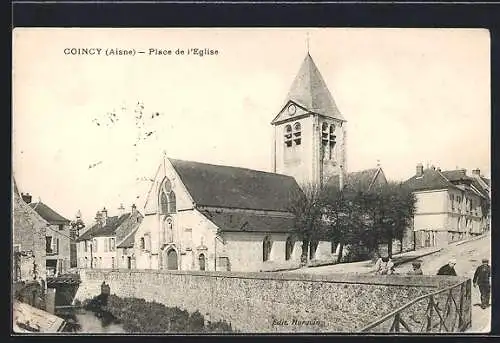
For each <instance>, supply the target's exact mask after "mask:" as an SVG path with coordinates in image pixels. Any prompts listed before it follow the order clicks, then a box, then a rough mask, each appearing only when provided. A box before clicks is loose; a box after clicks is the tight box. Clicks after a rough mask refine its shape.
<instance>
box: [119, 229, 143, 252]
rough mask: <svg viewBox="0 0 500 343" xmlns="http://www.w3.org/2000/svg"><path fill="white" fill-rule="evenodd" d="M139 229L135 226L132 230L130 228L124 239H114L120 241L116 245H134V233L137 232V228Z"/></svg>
mask: <svg viewBox="0 0 500 343" xmlns="http://www.w3.org/2000/svg"><path fill="white" fill-rule="evenodd" d="M138 229H139V227H138V226H137V227H135V229H134V230H132V231H131V232H129V234H128V236H127V237H125V239H124V240H123V241H121V242H120V241H119V240H118V239H117V240H116V241H117V242H120V243H118V244H117V245H116V247H117V248H133V247H134V240H135V233H136V232H137V230H138Z"/></svg>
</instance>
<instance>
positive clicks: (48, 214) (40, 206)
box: [29, 202, 70, 224]
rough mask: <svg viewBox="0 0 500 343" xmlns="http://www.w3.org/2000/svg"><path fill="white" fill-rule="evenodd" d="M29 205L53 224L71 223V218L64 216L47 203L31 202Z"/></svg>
mask: <svg viewBox="0 0 500 343" xmlns="http://www.w3.org/2000/svg"><path fill="white" fill-rule="evenodd" d="M29 206H30V207H31V208H32V209H34V210H35V211H36V212H37V213H38V214H39V215H40V216H41V217H42V218H43V219H45V220H46V221H48V222H49V223H51V224H63V223H69V222H70V220H69V219H66V218H64V217H63V216H61V215H60V214H59V213H57V212H56V211H54V210H53V209H51V208H50V207H49V206H47V205H45V204H44V203H43V202H37V203H30V204H29Z"/></svg>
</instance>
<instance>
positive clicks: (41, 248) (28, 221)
mask: <svg viewBox="0 0 500 343" xmlns="http://www.w3.org/2000/svg"><path fill="white" fill-rule="evenodd" d="M12 218H13V220H12V242H13V255H12V256H13V265H12V270H13V273H12V274H13V278H14V281H29V280H39V279H45V277H46V267H45V234H46V230H47V227H48V225H49V223H48V222H47V221H46V220H45V219H44V218H42V217H41V216H40V215H39V214H38V213H37V212H36V211H34V210H33V209H32V208H31V207H30V206H28V204H26V203H25V202H24V201H23V199H22V197H21V194H20V193H19V189H18V188H17V184H16V181H15V179H14V180H13V197H12Z"/></svg>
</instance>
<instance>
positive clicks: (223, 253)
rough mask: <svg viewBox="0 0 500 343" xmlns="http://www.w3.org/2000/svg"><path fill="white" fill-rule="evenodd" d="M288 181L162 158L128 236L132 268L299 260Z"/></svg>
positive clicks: (253, 265)
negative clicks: (140, 217)
mask: <svg viewBox="0 0 500 343" xmlns="http://www.w3.org/2000/svg"><path fill="white" fill-rule="evenodd" d="M292 192H300V188H299V186H298V185H297V183H296V181H295V179H294V178H292V177H290V176H285V175H280V174H275V173H267V172H262V171H256V170H250V169H245V168H236V167H228V166H217V165H211V164H205V163H199V162H191V161H182V160H176V159H170V158H167V157H164V159H163V160H162V162H161V163H160V165H159V167H158V170H157V173H156V175H155V177H154V182H153V184H152V186H151V189H150V191H149V193H148V196H147V201H146V204H145V208H144V220H143V221H142V223H141V225H140V226H139V228H138V230H137V232H136V233H135V242H134V251H135V256H136V267H137V268H139V269H169V270H233V271H259V270H266V269H273V268H275V267H276V266H277V265H281V266H287V265H291V264H294V263H295V264H298V263H300V254H301V244H302V243H301V242H296V241H295V240H293V237H292V234H291V231H292V229H293V224H294V222H293V216H292V214H291V213H290V212H288V207H287V206H288V204H289V202H290V195H291V193H292Z"/></svg>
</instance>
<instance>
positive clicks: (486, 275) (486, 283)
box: [472, 258, 491, 309]
mask: <svg viewBox="0 0 500 343" xmlns="http://www.w3.org/2000/svg"><path fill="white" fill-rule="evenodd" d="M488 262H489V261H488V259H487V258H483V260H482V261H481V263H482V264H481V265H480V266H479V267H477V269H476V272H475V273H474V278H473V279H472V283H473V284H474V287H477V286H479V293H480V294H481V308H482V309H485V308H486V307H488V306H489V305H490V292H491V285H490V277H491V268H490V265H489V264H488Z"/></svg>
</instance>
